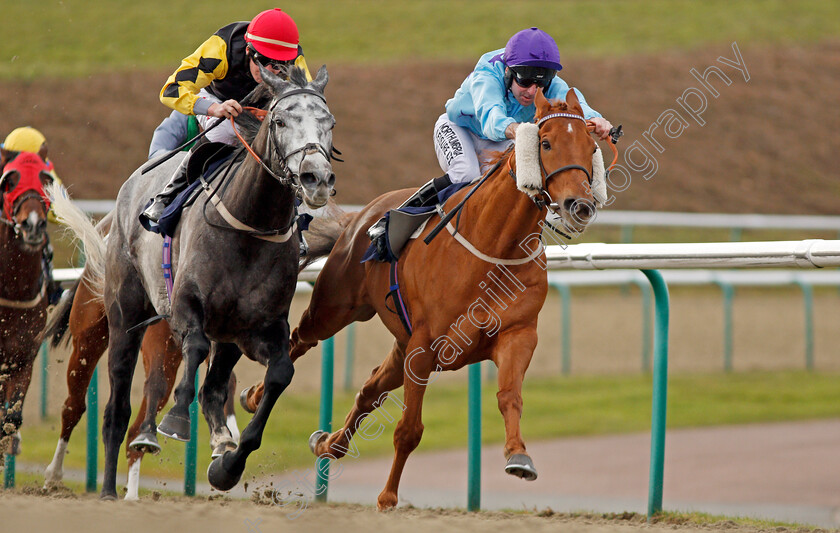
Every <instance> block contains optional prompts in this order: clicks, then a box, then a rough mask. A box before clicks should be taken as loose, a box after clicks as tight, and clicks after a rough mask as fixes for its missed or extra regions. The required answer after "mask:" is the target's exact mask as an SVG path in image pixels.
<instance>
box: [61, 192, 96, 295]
mask: <svg viewBox="0 0 840 533" xmlns="http://www.w3.org/2000/svg"><path fill="white" fill-rule="evenodd" d="M47 194H48V195H49V197H50V200H51V201H52V210H53V212H54V213H55V216H56V219H57V220H58V221H59V222H60V223H61V224H64V225H65V226H67V227H69V228H70V229H71V230H73V233H75V234H76V238H77V239H79V240H80V241H82V245H83V246H84V251H85V270H86V271H87V272H86V275H85V282H86V283H87V284H88V286H89V287H90V289H91V293H92V294H93V295H94V296H95V297H97V298H102V294H103V292H104V291H103V289H104V285H105V238H104V237H103V236H102V233H100V231H99V230H97V228H96V226H94V224H93V221H92V220H91V218H90V217H89V216H88V215H87V214H86V213H85V212H84V211H82V210H81V209H79V207H78V206H77V205H76V204H74V203H73V201H72V200H70V197H69V196H68V195H67V189H65V188H64V186H63V185H56V184H52V185H48V186H47Z"/></svg>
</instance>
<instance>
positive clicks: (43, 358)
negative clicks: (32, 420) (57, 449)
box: [38, 341, 50, 420]
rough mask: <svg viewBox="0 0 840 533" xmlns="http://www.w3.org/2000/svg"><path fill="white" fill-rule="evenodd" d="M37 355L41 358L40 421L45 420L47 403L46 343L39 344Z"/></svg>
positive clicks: (47, 352) (47, 361)
mask: <svg viewBox="0 0 840 533" xmlns="http://www.w3.org/2000/svg"><path fill="white" fill-rule="evenodd" d="M38 355H40V356H41V420H46V419H47V401H48V400H49V394H48V393H47V391H48V390H49V385H50V384H49V380H50V377H49V373H48V372H47V370H48V367H49V364H50V361H49V350H47V342H46V341H44V342H42V343H41V348H39V350H38Z"/></svg>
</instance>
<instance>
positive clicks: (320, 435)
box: [309, 429, 329, 455]
mask: <svg viewBox="0 0 840 533" xmlns="http://www.w3.org/2000/svg"><path fill="white" fill-rule="evenodd" d="M328 435H329V433H327V432H326V431H322V430H320V429H319V430H318V431H316V432H314V433H312V435H309V449H310V450H312V453H314V454H315V455H318V453H317V452H316V451H315V448H316V447H317V446H318V443H319V442H320V441H321V439H326V438H327V436H328Z"/></svg>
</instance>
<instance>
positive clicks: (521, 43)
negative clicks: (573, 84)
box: [504, 28, 563, 70]
mask: <svg viewBox="0 0 840 533" xmlns="http://www.w3.org/2000/svg"><path fill="white" fill-rule="evenodd" d="M504 61H505V65H507V66H509V67H515V66H519V65H522V66H529V67H542V68H547V69H552V70H560V69H562V68H563V65H561V64H560V50H558V49H557V43H555V42H554V39H552V38H551V36H550V35H549V34H547V33H546V32H544V31H542V30H541V29H538V28H528V29H527V30H522V31H520V32H517V33H516V34H515V35H514V36H513V37H511V38H510V40H509V41H508V42H507V45H506V46H505V57H504Z"/></svg>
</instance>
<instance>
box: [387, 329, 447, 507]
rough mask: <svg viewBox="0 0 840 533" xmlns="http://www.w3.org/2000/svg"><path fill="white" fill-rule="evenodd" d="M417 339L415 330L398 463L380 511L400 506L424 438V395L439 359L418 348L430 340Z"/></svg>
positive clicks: (396, 444) (408, 360)
mask: <svg viewBox="0 0 840 533" xmlns="http://www.w3.org/2000/svg"><path fill="white" fill-rule="evenodd" d="M417 337H418V335H417V332H416V331H415V333H414V335H413V336H412V339H411V340H412V342H411V343H410V344H409V345H408V347H407V349H406V353H407V354H408V356H407V358H406V363H405V366H406V370H407V371H408V370H410V373H409V372H406V376H405V383H404V387H405V388H404V390H405V398H404V399H405V405H404V410H403V416H402V418H401V419H400V421H399V422H398V423H397V427H396V428H395V429H394V462H393V463H392V464H391V473H390V474H389V475H388V481H387V482H386V483H385V488H384V489H382V492H381V493H379V497H378V498H377V500H376V506H377V507H378V508H379V509H380V510H384V509H390V508H392V507H395V506H396V505H397V501H398V496H397V491H398V489H399V485H400V477H402V472H403V468H405V462H406V460H407V459H408V456H409V454H411V452H413V451H414V450H415V449H416V448H417V445H419V444H420V439H421V438H422V437H423V420H422V413H423V395H424V394H425V392H426V385H427V384H428V382H429V375H430V374H431V373H432V367H433V365H434V364H435V356H434V354H433V353H425V352H423V351H420V352H419V353H418V352H417V349H418V347H422V346H428V339H427V338H423V339H418V338H417ZM418 341H419V342H418Z"/></svg>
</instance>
